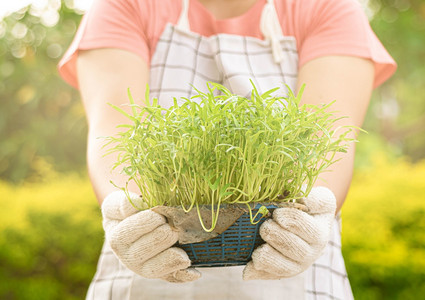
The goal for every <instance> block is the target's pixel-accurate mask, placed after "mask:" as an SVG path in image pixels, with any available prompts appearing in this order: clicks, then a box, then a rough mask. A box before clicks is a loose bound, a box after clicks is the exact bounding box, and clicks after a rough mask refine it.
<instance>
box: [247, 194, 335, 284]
mask: <svg viewBox="0 0 425 300" xmlns="http://www.w3.org/2000/svg"><path fill="white" fill-rule="evenodd" d="M301 202H304V204H305V206H306V207H307V211H308V212H304V211H302V210H299V209H297V208H289V207H288V208H287V207H285V208H277V209H275V210H274V212H273V218H272V219H269V220H266V221H265V222H264V223H263V224H262V225H261V227H260V235H261V237H262V238H263V240H264V241H265V242H266V243H264V244H263V245H261V246H259V247H258V248H257V249H255V250H254V252H253V253H252V261H250V262H249V263H248V264H247V265H246V267H245V268H244V270H243V279H244V280H254V279H255V280H257V279H269V280H274V279H280V278H287V277H292V276H295V275H297V274H299V273H301V272H303V271H305V270H306V269H307V268H308V267H309V266H310V265H312V264H313V262H314V261H315V260H316V259H317V258H319V256H320V255H321V254H322V252H323V250H324V248H325V246H326V244H327V242H328V240H329V237H330V234H331V228H332V222H333V220H334V217H335V210H336V199H335V196H334V194H333V193H332V192H331V191H330V190H329V189H327V188H325V187H315V188H313V189H312V190H311V192H310V194H309V195H308V197H305V198H302V201H301Z"/></svg>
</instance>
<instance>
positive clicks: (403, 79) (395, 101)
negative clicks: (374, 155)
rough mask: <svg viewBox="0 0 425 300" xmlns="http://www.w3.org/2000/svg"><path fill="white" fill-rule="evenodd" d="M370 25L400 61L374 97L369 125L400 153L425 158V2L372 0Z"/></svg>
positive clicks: (368, 118)
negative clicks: (393, 72) (424, 81)
mask: <svg viewBox="0 0 425 300" xmlns="http://www.w3.org/2000/svg"><path fill="white" fill-rule="evenodd" d="M369 7H370V8H371V12H372V14H374V17H373V18H372V20H371V26H372V28H373V29H374V31H375V32H376V34H377V36H378V37H379V38H380V40H381V41H382V43H383V44H384V46H385V47H386V48H387V50H388V51H389V53H390V54H391V55H392V56H393V58H394V59H395V60H396V62H397V63H398V70H397V72H396V74H395V75H394V76H393V77H392V78H391V79H390V80H389V81H388V82H387V83H386V84H384V85H383V86H382V87H380V88H378V89H377V90H376V91H375V93H374V96H373V98H372V103H371V106H370V110H369V114H368V115H367V117H366V122H365V128H366V130H368V131H369V132H375V133H377V134H378V135H379V136H380V137H381V138H382V139H383V140H385V141H386V142H387V143H388V144H389V145H390V146H391V147H393V149H395V150H396V151H397V153H399V154H403V155H406V156H409V157H410V158H411V159H413V160H414V161H417V160H420V159H422V158H424V157H425V99H424V98H425V96H424V95H425V85H424V84H423V78H424V77H425V64H424V61H425V47H424V45H425V2H424V1H423V0H371V1H370V5H369Z"/></svg>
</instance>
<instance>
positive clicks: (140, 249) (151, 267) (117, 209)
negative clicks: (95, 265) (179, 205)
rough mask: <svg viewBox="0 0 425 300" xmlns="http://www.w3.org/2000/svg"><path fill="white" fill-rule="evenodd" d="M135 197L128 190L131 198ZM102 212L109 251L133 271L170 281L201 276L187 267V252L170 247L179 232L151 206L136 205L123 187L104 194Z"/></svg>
mask: <svg viewBox="0 0 425 300" xmlns="http://www.w3.org/2000/svg"><path fill="white" fill-rule="evenodd" d="M138 197H139V196H138V195H136V194H132V193H130V198H131V199H132V202H133V201H137V199H138ZM102 216H103V228H104V230H105V236H106V240H107V242H108V243H109V244H110V246H111V248H112V251H113V252H114V253H115V255H116V256H117V257H118V259H119V260H120V261H121V262H122V263H123V264H124V265H125V266H126V267H127V268H129V269H130V270H132V271H133V272H135V273H136V274H139V275H140V276H142V277H145V278H160V279H164V280H167V281H169V282H188V281H193V280H196V279H198V278H199V277H201V273H200V272H198V271H197V270H195V269H192V268H189V266H190V264H191V262H190V259H189V257H188V256H187V254H186V252H185V251H184V250H182V249H180V248H177V247H171V246H173V245H174V244H175V243H176V242H177V240H178V233H177V231H175V230H173V229H172V228H171V227H170V225H169V224H168V223H167V221H166V219H165V217H164V216H162V215H160V214H158V213H156V212H153V211H152V210H150V209H148V210H142V211H140V210H138V209H136V208H135V207H133V206H132V204H131V202H130V201H129V199H128V198H127V196H126V194H125V193H124V192H122V191H116V192H113V193H111V194H109V195H108V196H107V197H106V198H105V200H104V201H103V204H102Z"/></svg>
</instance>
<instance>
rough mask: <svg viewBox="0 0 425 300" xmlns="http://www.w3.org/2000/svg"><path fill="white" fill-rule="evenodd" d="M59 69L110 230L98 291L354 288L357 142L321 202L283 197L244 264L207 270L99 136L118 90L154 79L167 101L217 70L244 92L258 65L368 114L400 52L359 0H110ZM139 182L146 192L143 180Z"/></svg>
mask: <svg viewBox="0 0 425 300" xmlns="http://www.w3.org/2000/svg"><path fill="white" fill-rule="evenodd" d="M59 70H60V72H61V74H62V76H63V77H64V79H65V80H67V81H68V82H69V83H70V84H72V85H73V86H74V87H76V88H78V89H79V90H80V92H81V95H82V99H83V103H84V106H85V109H86V114H87V119H88V124H89V136H88V155H87V158H88V167H89V173H90V178H91V181H92V184H93V187H94V190H95V193H96V195H97V198H98V200H99V203H100V204H101V205H102V213H103V217H104V221H103V225H104V229H105V233H106V242H105V245H104V248H103V251H102V255H101V258H100V260H99V265H98V270H97V273H96V275H95V278H94V280H93V282H92V284H91V286H90V289H89V292H88V294H87V299H303V298H307V299H310V298H311V299H318V298H320V299H351V298H352V293H351V289H350V285H349V282H348V279H347V275H346V271H345V267H344V262H343V258H342V255H341V246H340V227H339V222H338V221H339V214H338V212H339V210H340V208H341V206H342V204H343V202H344V199H345V197H346V194H347V191H348V187H349V185H350V181H351V175H352V170H353V160H354V145H353V146H351V148H350V149H349V151H348V153H347V154H344V156H341V158H342V159H341V160H340V161H339V162H338V163H337V164H334V165H333V167H332V172H327V173H325V174H324V175H322V176H321V178H320V180H318V185H322V186H323V187H316V188H314V189H313V190H312V192H311V194H310V195H309V196H308V197H306V199H305V201H306V203H308V205H309V206H310V212H309V213H304V212H300V211H296V210H295V211H294V210H293V209H289V208H285V209H283V208H282V209H279V210H276V211H275V213H274V215H273V220H270V221H267V222H265V223H264V225H263V226H262V229H261V234H262V237H263V239H264V240H265V241H266V243H265V245H264V246H262V247H260V248H258V249H256V250H255V251H254V254H253V260H252V261H251V262H250V263H249V264H248V265H247V266H246V267H227V268H203V269H202V270H201V272H199V271H198V270H196V269H193V268H190V267H189V266H190V261H189V259H188V257H187V255H186V254H185V253H184V251H182V250H180V249H177V248H175V247H172V245H173V244H174V243H175V242H176V240H177V237H176V233H175V232H174V231H172V230H171V228H170V227H169V226H168V224H166V222H165V220H164V218H163V217H162V216H160V215H158V214H156V213H153V212H151V211H149V210H148V211H143V212H136V211H135V210H134V209H133V208H132V207H131V206H130V205H128V201H126V199H125V197H124V196H123V194H122V193H121V192H117V191H116V190H115V188H114V187H113V186H112V185H111V184H110V183H109V182H110V180H113V181H114V182H115V183H118V184H121V185H124V184H125V180H126V179H125V178H123V177H122V175H120V174H117V173H111V171H110V168H111V165H112V164H113V162H114V160H115V158H114V157H113V156H107V157H103V152H102V149H101V147H102V141H101V140H99V139H97V137H99V136H111V135H114V134H116V133H117V132H118V129H117V128H116V125H118V124H123V123H126V122H127V120H126V119H125V118H123V117H122V116H121V115H120V114H119V113H116V112H115V111H114V110H113V109H111V108H110V107H109V106H108V105H106V103H107V102H110V103H113V104H115V105H121V104H125V103H127V101H128V100H127V95H126V92H127V88H130V90H131V92H132V94H133V97H134V98H135V99H140V98H143V97H144V94H145V87H146V84H147V83H149V86H150V92H151V97H157V98H158V99H159V103H160V104H161V105H162V106H164V107H168V106H169V105H170V104H171V99H172V97H179V96H184V97H188V96H190V95H192V93H193V90H192V89H191V85H194V86H195V87H197V88H200V89H202V87H203V86H205V83H206V81H215V82H219V83H221V84H223V85H225V86H227V87H228V88H229V89H231V90H232V92H234V93H238V94H240V95H244V96H245V95H249V93H250V89H251V85H250V82H249V79H252V80H253V81H254V83H255V85H256V86H257V87H258V88H259V90H260V91H266V90H268V89H270V88H274V87H277V86H283V84H284V83H286V84H287V85H288V86H289V87H290V88H291V89H292V90H294V91H295V90H299V88H300V86H301V85H302V84H305V85H306V88H305V91H304V94H303V100H302V101H303V103H311V104H319V103H324V102H329V101H332V100H335V99H336V103H335V104H334V105H333V109H334V110H335V111H338V113H339V114H340V115H341V116H349V117H350V118H346V119H341V120H340V121H339V123H338V125H355V126H361V124H362V122H363V118H364V116H365V113H366V110H367V107H368V104H369V99H370V95H371V91H372V89H373V88H374V87H376V86H378V85H379V84H381V83H382V82H384V81H385V80H386V79H387V78H388V77H389V76H390V75H391V74H392V73H393V72H394V71H395V63H394V61H393V60H392V58H391V57H390V56H389V54H388V53H387V52H386V51H385V49H384V48H383V46H382V45H381V43H380V42H379V40H378V39H377V38H376V36H375V35H374V33H373V32H372V30H371V29H370V27H369V24H368V20H367V18H366V16H365V15H364V13H363V12H362V9H361V7H360V5H359V4H358V3H357V2H356V1H353V0H274V1H273V0H190V1H189V0H161V1H159V0H115V1H112V0H109V1H106V0H103V1H102V0H98V1H95V3H94V4H93V6H92V8H91V9H90V11H88V13H87V14H86V15H85V17H84V18H83V21H82V23H81V25H80V28H79V31H78V33H77V35H76V37H75V40H74V42H73V44H72V45H71V47H70V49H69V50H68V52H67V53H66V54H65V56H64V57H63V59H62V61H61V62H60V65H59ZM282 91H284V89H282ZM130 191H132V192H134V193H137V189H136V188H135V187H134V186H130ZM132 196H133V197H137V196H136V194H132ZM335 214H336V218H335ZM201 273H202V276H201ZM148 278H149V279H148ZM260 280H261V281H260ZM176 282H179V283H176Z"/></svg>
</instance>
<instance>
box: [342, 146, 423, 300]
mask: <svg viewBox="0 0 425 300" xmlns="http://www.w3.org/2000/svg"><path fill="white" fill-rule="evenodd" d="M424 178H425V161H422V162H418V163H416V164H411V163H409V162H408V161H406V160H403V159H389V158H387V156H386V155H385V153H380V154H377V155H375V156H373V159H372V161H371V165H370V166H369V167H367V168H362V169H360V170H358V171H357V172H356V174H355V177H354V181H353V185H352V188H351V190H350V193H349V195H348V198H347V200H346V203H345V204H344V208H343V213H342V216H343V236H342V239H343V243H342V245H343V254H344V257H345V260H346V265H347V270H348V274H349V278H350V281H351V284H352V288H353V291H354V295H355V297H356V298H357V299H422V298H423V295H425V218H424V216H425V201H424V199H425V196H424V195H425V181H424Z"/></svg>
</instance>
